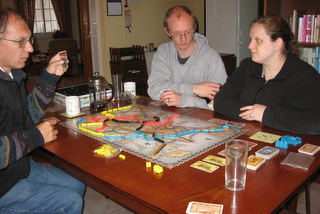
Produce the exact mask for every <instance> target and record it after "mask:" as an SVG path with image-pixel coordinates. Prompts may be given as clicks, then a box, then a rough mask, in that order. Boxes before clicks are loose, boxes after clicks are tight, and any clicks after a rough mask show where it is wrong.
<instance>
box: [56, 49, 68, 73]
mask: <svg viewBox="0 0 320 214" xmlns="http://www.w3.org/2000/svg"><path fill="white" fill-rule="evenodd" d="M58 54H59V56H60V59H62V60H63V64H62V68H64V69H68V56H67V51H60V52H58Z"/></svg>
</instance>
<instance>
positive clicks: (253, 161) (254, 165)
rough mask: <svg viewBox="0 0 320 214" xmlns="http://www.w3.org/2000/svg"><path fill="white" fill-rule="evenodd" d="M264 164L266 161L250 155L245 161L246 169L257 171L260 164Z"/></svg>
mask: <svg viewBox="0 0 320 214" xmlns="http://www.w3.org/2000/svg"><path fill="white" fill-rule="evenodd" d="M265 162H266V159H264V158H259V157H257V156H255V155H250V156H249V158H248V161H247V168H248V169H252V170H257V169H258V168H259V167H260V166H261V165H262V164H264V163H265Z"/></svg>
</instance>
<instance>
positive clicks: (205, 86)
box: [192, 82, 220, 100]
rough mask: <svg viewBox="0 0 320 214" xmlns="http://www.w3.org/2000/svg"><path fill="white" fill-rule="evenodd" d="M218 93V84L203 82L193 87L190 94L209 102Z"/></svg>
mask: <svg viewBox="0 0 320 214" xmlns="http://www.w3.org/2000/svg"><path fill="white" fill-rule="evenodd" d="M219 91H220V84H218V83H214V82H203V83H199V84H194V85H193V90H192V92H193V93H194V94H196V95H198V96H199V97H207V98H209V99H210V100H213V99H214V96H215V95H216V94H217V93H218V92H219Z"/></svg>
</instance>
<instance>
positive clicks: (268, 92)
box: [214, 54, 320, 135]
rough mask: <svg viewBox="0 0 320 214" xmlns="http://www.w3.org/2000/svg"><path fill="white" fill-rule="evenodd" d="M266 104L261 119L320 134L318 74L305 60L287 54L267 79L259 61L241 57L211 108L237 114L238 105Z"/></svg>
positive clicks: (276, 125)
mask: <svg viewBox="0 0 320 214" xmlns="http://www.w3.org/2000/svg"><path fill="white" fill-rule="evenodd" d="M253 104H261V105H265V106H267V108H266V110H265V112H264V115H263V118H262V123H263V124H264V125H266V126H268V127H271V128H274V129H279V130H284V131H288V132H295V133H302V134H311V135H319V134H320V75H319V73H318V72H317V71H316V70H315V69H314V68H313V67H312V66H311V65H309V64H308V63H306V62H304V61H302V60H301V59H299V58H298V57H296V56H294V55H291V54H290V55H288V56H287V59H286V61H285V63H284V65H283V67H282V68H281V70H280V72H279V73H278V75H277V76H276V77H275V78H274V79H271V80H269V81H267V82H266V80H265V78H264V77H263V76H262V65H261V64H258V63H255V62H253V61H252V60H251V58H247V59H244V60H243V61H242V62H241V64H240V66H239V67H238V68H237V69H236V71H235V72H234V73H233V74H232V75H231V76H230V77H229V78H228V79H227V82H226V83H225V84H224V85H223V87H222V88H221V90H220V92H219V93H217V95H216V96H215V99H214V110H215V112H218V113H220V114H223V115H226V116H229V117H232V118H237V119H240V118H239V114H240V113H241V112H240V108H241V107H244V106H247V105H253Z"/></svg>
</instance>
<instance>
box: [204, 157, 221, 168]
mask: <svg viewBox="0 0 320 214" xmlns="http://www.w3.org/2000/svg"><path fill="white" fill-rule="evenodd" d="M203 161H206V162H209V163H213V164H218V165H220V166H224V165H225V164H226V160H225V159H224V158H219V157H217V156H213V155H209V156H208V157H206V158H204V159H203Z"/></svg>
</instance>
